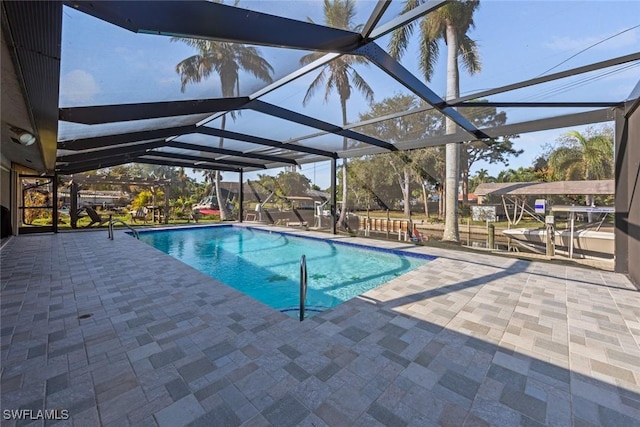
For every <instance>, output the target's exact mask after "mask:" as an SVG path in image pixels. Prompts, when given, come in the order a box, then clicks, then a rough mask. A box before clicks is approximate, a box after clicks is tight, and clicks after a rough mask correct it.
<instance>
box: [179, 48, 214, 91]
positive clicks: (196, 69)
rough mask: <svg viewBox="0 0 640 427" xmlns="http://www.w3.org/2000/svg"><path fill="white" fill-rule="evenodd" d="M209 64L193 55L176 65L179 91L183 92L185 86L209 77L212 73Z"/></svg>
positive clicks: (199, 56)
mask: <svg viewBox="0 0 640 427" xmlns="http://www.w3.org/2000/svg"><path fill="white" fill-rule="evenodd" d="M210 65H211V64H210V63H209V62H208V61H206V60H205V58H203V57H202V56H201V55H193V56H190V57H189V58H187V59H185V60H183V61H181V62H179V63H178V65H176V72H177V73H178V74H180V90H181V91H182V92H184V91H185V89H186V87H187V84H189V83H200V82H201V81H202V79H203V78H207V77H209V75H210V74H211V71H212V67H211V66H210Z"/></svg>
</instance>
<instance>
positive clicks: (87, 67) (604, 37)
mask: <svg viewBox="0 0 640 427" xmlns="http://www.w3.org/2000/svg"><path fill="white" fill-rule="evenodd" d="M239 6H240V7H245V8H247V9H252V10H258V11H261V12H266V13H271V14H277V15H281V16H286V17H289V18H293V19H299V20H307V18H310V19H312V20H313V21H314V22H318V23H322V22H323V21H324V18H323V14H322V1H319V0H309V1H303V0H299V1H295V0H293V1H291V0H289V1H280V0H266V1H265V0H262V1H248V0H244V1H243V0H241V1H240V3H239ZM374 6H375V2H374V1H362V0H361V1H357V2H356V10H357V15H356V17H355V19H354V23H355V24H359V23H364V22H366V20H367V18H368V17H369V14H370V13H371V11H372V10H373V7H374ZM401 7H402V2H398V1H394V2H392V4H391V6H390V7H389V9H388V10H387V12H386V13H385V15H384V16H383V19H382V20H381V24H384V23H385V22H388V21H389V20H390V19H392V18H393V17H395V16H397V15H398V13H399V10H400V8H401ZM474 21H475V28H474V29H473V30H471V31H470V33H469V36H470V37H471V38H472V39H473V40H475V41H476V42H477V44H478V48H479V56H480V59H481V65H482V70H481V72H479V73H477V74H475V75H469V74H468V73H466V72H465V71H464V70H461V72H460V94H461V95H467V94H470V93H474V92H478V91H481V90H485V89H488V88H491V87H496V86H502V85H506V84H510V83H515V82H519V81H522V80H526V79H530V78H534V77H538V76H540V75H545V74H549V73H554V72H558V71H563V70H567V69H570V68H575V67H578V66H582V65H586V64H590V63H593V62H597V61H602V60H606V59H610V58H614V57H618V56H622V55H626V54H629V53H634V52H638V51H640V2H638V1H615V0H613V1H497V0H484V1H481V4H480V7H479V9H478V10H477V12H476V14H475V15H474ZM63 22H64V26H63V47H62V61H61V81H60V106H61V107H70V106H87V105H105V104H118V103H134V102H154V101H173V100H185V99H197V98H215V97H219V96H220V90H219V81H218V79H217V77H216V76H212V77H211V78H209V79H208V80H206V81H203V82H202V83H200V84H196V85H190V86H188V87H187V88H186V90H185V91H184V92H181V90H180V79H179V76H178V74H177V73H176V71H175V66H176V64H177V63H178V62H180V61H181V60H183V59H185V58H187V57H189V56H190V55H192V54H194V51H193V50H192V49H191V48H189V47H188V46H187V45H185V44H184V43H180V42H172V41H171V39H170V38H169V37H163V36H152V35H145V34H134V33H131V32H129V31H126V30H124V29H121V28H118V27H116V26H114V25H112V24H108V23H106V22H103V21H100V20H97V19H95V18H92V17H90V16H87V15H84V14H83V13H81V12H78V11H76V10H73V9H70V8H67V7H65V9H64V21H63ZM417 34H418V30H416V31H414V37H413V38H412V40H411V42H410V43H409V46H408V48H407V50H406V52H405V54H404V56H403V57H402V59H401V61H400V62H401V64H402V65H403V66H404V67H405V68H407V69H408V70H409V71H411V72H413V73H414V74H415V75H417V76H420V77H421V76H422V74H421V72H420V70H419V67H418V57H419V46H418V42H417ZM389 38H390V36H385V37H383V38H381V39H379V40H378V41H377V43H378V44H379V45H380V46H381V47H383V48H386V47H387V45H388V42H389ZM259 49H260V52H261V54H262V55H263V56H264V57H265V58H266V59H267V60H268V61H269V62H270V63H271V64H272V66H273V68H274V78H275V79H277V78H280V77H283V76H285V75H287V74H288V73H290V72H292V71H294V70H295V69H296V68H298V67H299V60H300V58H301V57H302V56H303V55H305V54H308V53H309V52H305V51H299V50H287V49H279V48H268V47H259ZM445 60H446V47H445V46H444V44H441V47H440V57H439V60H438V62H437V64H436V66H435V69H436V71H435V73H434V75H433V77H432V79H431V81H430V82H429V83H428V86H429V87H430V88H431V89H432V90H433V91H434V92H436V93H437V94H439V95H441V96H444V93H445V87H446V63H445ZM356 70H357V71H358V73H360V74H361V75H362V76H363V77H364V78H365V79H366V80H367V82H368V83H369V85H370V86H371V87H372V89H373V90H374V93H375V101H376V102H379V101H381V100H383V99H384V98H385V97H388V96H393V95H397V94H407V93H409V91H408V90H407V89H406V88H404V87H402V86H401V85H400V84H399V83H397V82H396V81H395V80H393V79H391V78H390V77H388V76H387V75H386V74H385V73H383V72H382V71H381V70H379V69H377V67H375V66H374V65H369V66H365V65H361V66H357V67H356ZM316 75H317V72H313V73H310V74H308V75H306V76H303V77H301V78H300V79H298V80H296V81H294V82H292V83H291V84H289V85H287V86H285V87H283V88H280V89H278V90H276V91H274V92H272V93H270V94H268V95H267V96H265V97H263V98H261V99H263V100H264V101H267V102H271V103H274V104H277V105H280V106H282V107H284V108H288V109H291V110H294V111H298V112H301V113H303V114H307V115H310V116H314V117H317V118H319V119H321V120H324V121H327V122H331V123H336V124H339V123H340V122H341V115H340V109H339V107H337V105H338V102H337V97H336V96H335V95H334V94H331V95H330V96H329V99H328V101H327V102H324V100H323V95H324V93H323V92H320V93H318V94H316V96H315V97H314V98H313V99H311V101H310V102H309V103H308V104H307V105H306V106H303V102H302V100H303V98H304V95H305V93H306V90H307V88H308V86H309V84H310V82H311V81H312V79H313V78H315V77H316ZM240 79H241V80H240V83H241V95H249V94H251V93H253V92H255V91H256V90H258V89H260V88H261V87H262V86H264V83H262V82H260V81H258V80H256V79H254V78H252V77H251V76H248V75H244V74H242V75H241V77H240ZM639 80H640V64H639V63H637V62H636V63H632V64H628V65H626V66H618V67H614V68H610V69H605V70H600V71H597V72H592V73H588V74H585V75H581V76H578V77H573V78H568V79H563V80H560V81H555V82H550V83H546V84H544V85H538V86H535V87H532V88H525V89H520V90H518V91H513V92H509V93H505V94H500V95H495V96H493V97H491V98H489V100H494V101H534V100H538V101H620V100H624V99H626V98H627V97H628V95H629V94H630V93H631V92H632V90H633V89H634V87H635V86H636V85H637V84H638V81H639ZM368 109H369V105H368V103H367V102H366V100H365V99H364V98H363V97H362V96H361V95H359V94H358V93H357V91H354V94H353V96H352V98H351V99H350V100H349V101H348V103H347V110H348V120H349V122H358V121H359V115H360V114H363V113H365V112H367V111H368ZM501 110H504V111H506V113H507V123H515V122H520V121H527V120H535V119H539V118H544V117H550V116H552V115H556V114H558V112H557V111H551V110H549V109H542V108H538V109H534V108H526V109H523V108H519V109H518V108H509V109H501ZM578 111H583V110H572V111H566V110H565V112H578ZM163 120H164V125H166V126H170V125H175V124H176V123H177V122H176V121H171V120H167V119H163ZM151 125H155V123H154V122H151V123H149V126H151ZM215 125H216V122H215V121H214V122H212V123H211V124H210V126H215ZM227 128H228V129H230V130H234V131H238V132H244V133H248V134H253V135H259V136H263V137H267V138H271V139H276V140H281V141H284V140H287V139H289V138H295V137H299V136H303V135H307V134H312V133H314V132H316V131H315V130H314V129H310V128H307V127H305V126H302V125H295V124H287V123H280V122H278V121H277V120H276V121H274V120H272V118H269V117H265V116H263V115H262V114H260V113H255V112H251V111H244V112H243V113H242V114H241V115H240V116H238V117H237V118H236V119H235V120H230V121H228V123H227ZM132 129H133V127H132V124H131V123H125V124H109V125H100V126H98V127H92V129H91V130H89V129H88V128H87V127H86V126H83V125H77V124H69V123H63V124H62V125H61V127H60V130H59V139H70V138H74V137H81V136H93V135H98V134H108V133H120V132H122V131H127V130H132ZM568 130H578V131H584V130H585V127H576V128H570V129H559V130H552V131H545V132H537V133H529V134H521V135H520V136H519V137H518V138H517V139H515V140H514V142H515V148H516V149H524V150H525V152H524V154H522V155H521V156H520V157H518V158H513V159H512V160H511V161H510V163H509V167H512V168H517V167H519V166H525V167H527V166H530V165H531V164H532V162H533V160H534V159H535V158H536V157H537V156H538V155H539V154H540V153H541V150H542V149H543V147H544V146H546V145H548V144H552V143H554V141H556V140H557V139H558V137H560V136H561V135H562V134H564V133H566V132H567V131H568ZM198 138H203V137H202V136H200V137H198V136H190V137H189V138H183V139H181V140H183V141H185V142H194V143H197V142H204V140H198ZM301 143H302V144H313V145H315V146H320V147H321V148H332V147H335V146H336V145H337V144H338V145H341V138H340V137H335V138H329V137H326V138H323V139H317V140H309V141H303V142H301ZM242 147H246V148H248V147H249V145H248V144H245V145H240V146H239V147H238V149H243V148H242ZM479 168H485V169H488V170H489V172H490V174H492V175H496V174H497V173H499V171H500V170H502V169H504V168H505V166H504V165H487V164H482V163H479V164H477V165H475V166H474V170H477V169H479ZM474 170H472V173H473V171H474ZM279 171H280V170H272V171H270V172H269V173H274V174H275V173H278V172H279ZM299 171H301V172H303V173H305V175H307V177H309V178H310V179H312V182H313V183H315V184H317V185H319V186H320V187H321V188H326V187H328V186H329V162H321V163H317V164H315V166H314V165H312V164H305V165H302V167H301V169H299ZM223 176H224V179H225V180H229V181H236V180H237V179H238V178H237V176H236V174H233V173H225V174H223ZM245 177H246V178H250V179H253V178H255V177H256V174H255V173H246V174H245Z"/></svg>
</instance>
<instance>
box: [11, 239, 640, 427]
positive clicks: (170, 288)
mask: <svg viewBox="0 0 640 427" xmlns="http://www.w3.org/2000/svg"><path fill="white" fill-rule="evenodd" d="M283 231H288V232H292V233H294V234H296V233H301V234H308V235H320V236H323V237H329V238H336V239H340V240H345V241H353V242H359V243H364V244H371V245H376V246H384V247H393V248H402V247H404V248H407V249H408V250H411V251H419V252H422V253H428V254H431V255H435V256H437V257H438V258H437V259H436V260H434V261H431V262H428V263H427V264H426V265H424V266H422V267H420V268H419V269H417V270H415V271H412V272H410V273H408V274H406V275H403V276H401V277H398V278H397V279H394V280H393V281H391V282H388V283H387V284H385V285H383V286H381V287H379V288H376V289H374V290H371V291H369V292H367V293H366V294H364V295H363V296H361V297H358V298H355V299H353V300H351V301H348V302H346V303H344V304H342V305H340V306H338V307H336V308H334V309H331V310H329V311H327V312H324V313H321V314H319V315H316V316H314V317H312V318H310V319H307V320H305V321H304V322H299V321H297V320H295V319H293V318H290V317H288V316H286V315H284V314H282V313H279V312H277V311H274V310H273V309H271V308H269V307H268V306H266V305H263V304H261V303H259V302H257V301H256V300H253V299H252V298H250V297H248V296H245V295H243V294H241V293H239V292H237V291H235V290H234V289H232V288H230V287H227V286H226V285H223V284H221V283H219V282H217V281H216V280H214V279H212V278H210V277H208V276H205V275H203V274H202V273H200V272H198V271H196V270H194V269H192V268H190V267H188V266H186V265H185V264H182V263H181V262H179V261H177V260H175V259H173V258H171V257H169V256H167V255H165V254H163V253H161V252H159V251H158V250H156V249H154V248H152V247H150V246H148V245H146V244H144V243H142V242H139V241H137V240H136V239H134V238H131V237H130V236H128V235H125V234H124V233H123V232H122V231H116V236H115V240H113V241H111V240H108V239H107V231H106V230H100V231H95V232H85V233H59V234H56V235H51V234H49V235H27V236H19V237H14V238H12V239H10V240H9V241H8V242H7V243H6V245H5V246H4V247H3V248H2V250H1V252H0V260H1V271H2V274H1V284H2V293H1V297H2V299H1V309H2V317H1V324H0V329H1V334H0V335H1V352H2V359H1V360H2V376H1V389H0V390H1V392H2V410H3V419H2V425H3V426H4V425H7V426H11V425H43V424H44V423H43V421H42V420H33V421H31V420H27V421H25V420H20V421H16V420H7V419H6V417H5V415H6V414H7V412H6V410H18V409H27V410H32V412H20V413H19V414H21V415H22V416H23V417H24V416H30V417H37V415H38V413H37V411H38V410H54V409H58V410H68V413H69V415H70V418H69V419H67V420H60V421H58V422H56V424H55V425H60V426H65V425H74V426H92V425H105V426H128V425H135V426H155V425H159V426H172V427H173V426H181V425H191V426H233V425H246V426H267V425H274V426H297V425H308V426H311V425H314V426H324V425H328V426H342V425H345V426H347V425H359V426H377V425H384V426H401V425H411V426H431V425H433V426H436V425H442V426H463V425H468V426H483V425H496V426H513V425H525V426H538V425H558V426H569V425H574V426H596V425H604V426H616V427H619V426H627V425H628V426H640V292H638V291H637V290H636V289H635V287H634V286H633V285H632V284H631V283H630V282H629V280H628V279H627V278H626V277H624V276H622V275H618V274H614V273H611V272H603V271H597V270H592V269H584V268H578V267H571V266H560V265H555V264H550V263H542V262H537V261H524V260H519V259H512V258H505V257H497V256H491V255H485V254H476V253H471V252H462V251H454V250H447V249H439V248H428V247H418V246H413V245H410V244H406V243H394V242H383V241H373V240H369V239H366V240H365V239H360V238H350V237H338V236H336V237H334V236H330V235H326V234H320V233H314V232H305V231H292V230H290V229H284V230H283ZM89 314H90V315H91V316H90V317H88V318H82V317H84V316H83V315H89ZM59 414H62V413H61V412H59ZM61 418H64V417H61ZM50 423H51V422H47V425H49V424H50Z"/></svg>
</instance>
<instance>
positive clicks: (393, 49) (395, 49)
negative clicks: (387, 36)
mask: <svg viewBox="0 0 640 427" xmlns="http://www.w3.org/2000/svg"><path fill="white" fill-rule="evenodd" d="M419 5H420V1H419V0H405V2H404V5H403V6H402V11H401V12H400V14H404V13H407V12H409V11H410V10H412V9H415V8H416V7H418V6H419ZM414 23H415V21H414V22H410V23H409V24H407V25H404V26H402V27H400V28H398V29H397V30H395V31H394V32H393V34H392V36H391V40H390V41H389V44H388V45H387V50H388V51H389V55H391V56H392V57H394V58H395V59H400V58H402V55H404V53H405V51H406V50H407V46H409V39H411V36H412V35H413V26H414Z"/></svg>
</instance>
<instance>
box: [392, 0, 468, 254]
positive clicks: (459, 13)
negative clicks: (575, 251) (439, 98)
mask: <svg viewBox="0 0 640 427" xmlns="http://www.w3.org/2000/svg"><path fill="white" fill-rule="evenodd" d="M424 1H425V0H406V1H405V3H404V7H403V10H402V13H406V12H408V11H410V10H411V9H414V8H415V7H417V6H418V5H420V4H422V3H424ZM479 4H480V2H479V0H469V1H454V2H448V3H447V4H446V5H444V6H441V7H440V8H438V9H437V10H435V11H433V12H431V13H429V14H427V15H426V16H425V17H424V19H422V21H421V22H420V24H419V26H420V70H421V71H422V73H423V75H424V78H425V80H426V81H429V80H430V79H431V77H432V76H433V72H434V66H435V64H436V62H437V60H438V55H439V53H440V46H439V44H438V42H439V40H440V39H442V40H444V42H445V44H446V45H447V96H446V99H454V98H457V97H458V96H459V94H460V83H459V73H458V56H460V58H461V59H462V64H463V65H464V67H465V68H466V70H467V72H469V74H474V73H476V72H478V71H480V61H479V58H478V49H477V45H476V42H475V41H473V40H471V39H470V38H469V36H467V32H468V31H469V30H470V29H472V28H473V27H474V22H473V13H474V12H475V10H476V9H477V8H478V6H479ZM414 25H415V22H412V23H410V24H408V25H405V26H404V27H401V28H400V29H398V30H396V31H395V32H394V33H393V36H392V38H391V41H390V42H389V52H390V54H391V55H392V56H393V57H394V58H396V59H398V58H400V57H401V56H402V55H403V54H404V52H405V51H406V49H407V46H408V44H409V37H410V36H411V35H412V34H413V30H414ZM455 131H456V124H455V123H454V122H453V121H452V120H450V119H448V118H447V120H446V133H447V134H451V133H455ZM445 156H446V174H445V175H446V178H445V197H446V208H445V214H446V217H445V226H444V235H443V240H446V241H453V242H458V241H460V236H459V233H458V185H459V181H460V145H459V144H458V143H450V144H447V146H446V150H445Z"/></svg>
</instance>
